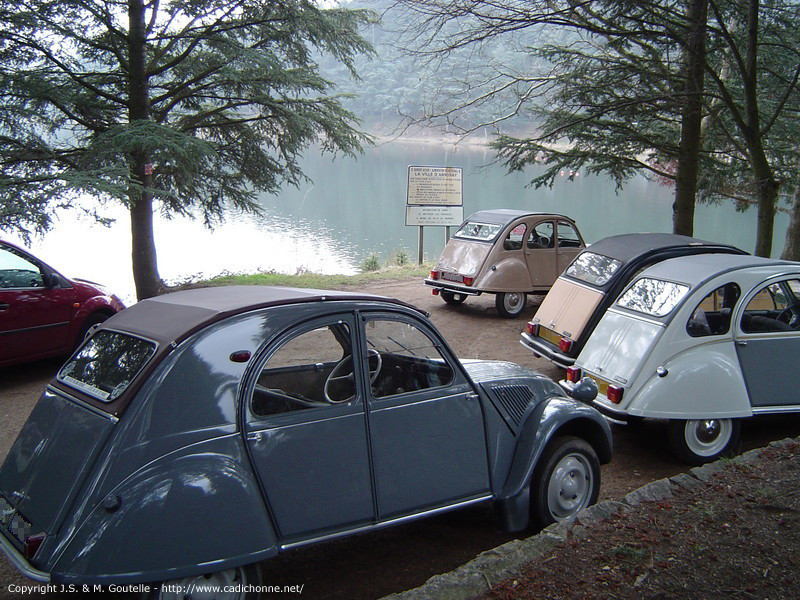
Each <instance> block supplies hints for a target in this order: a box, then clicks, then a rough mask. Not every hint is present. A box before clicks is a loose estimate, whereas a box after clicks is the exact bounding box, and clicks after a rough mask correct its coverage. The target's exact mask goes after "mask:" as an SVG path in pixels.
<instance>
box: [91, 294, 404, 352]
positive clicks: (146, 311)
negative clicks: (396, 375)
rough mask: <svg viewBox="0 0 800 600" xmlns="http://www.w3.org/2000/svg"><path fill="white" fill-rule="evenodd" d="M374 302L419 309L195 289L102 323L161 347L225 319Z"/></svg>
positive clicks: (348, 297) (353, 297) (334, 297)
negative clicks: (300, 306)
mask: <svg viewBox="0 0 800 600" xmlns="http://www.w3.org/2000/svg"><path fill="white" fill-rule="evenodd" d="M323 301H373V302H382V303H389V304H394V305H400V306H405V307H410V308H413V309H414V310H417V311H419V309H417V308H415V307H413V306H411V305H409V304H406V303H404V302H401V301H400V300H394V299H392V298H386V297H383V296H376V295H371V294H361V293H354V292H343V291H330V290H316V289H300V288H288V287H273V286H257V285H241V286H218V287H207V288H196V289H191V290H184V291H180V292H173V293H170V294H165V295H163V296H156V297H154V298H148V299H147V300H142V301H140V302H137V303H136V304H134V305H132V306H130V307H128V308H127V309H125V310H123V311H121V312H120V313H117V314H116V315H115V316H114V317H112V319H110V320H109V321H107V322H106V323H104V326H105V327H108V328H110V329H119V330H121V331H126V332H129V333H133V334H137V335H140V336H142V337H145V338H148V339H151V340H154V341H157V342H159V343H160V344H170V343H172V342H177V341H180V340H182V339H184V338H186V337H187V336H188V335H190V334H191V333H192V332H194V331H197V330H199V329H201V328H202V327H204V326H206V325H208V324H210V323H213V322H215V321H219V320H220V319H223V318H225V317H227V316H231V315H235V314H239V313H243V312H247V311H250V310H255V309H258V308H266V307H270V306H282V305H287V304H297V303H306V302H323Z"/></svg>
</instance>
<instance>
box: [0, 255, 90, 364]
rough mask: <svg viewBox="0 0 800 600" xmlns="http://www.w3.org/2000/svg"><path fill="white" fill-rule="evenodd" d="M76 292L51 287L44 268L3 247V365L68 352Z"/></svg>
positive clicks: (0, 330)
mask: <svg viewBox="0 0 800 600" xmlns="http://www.w3.org/2000/svg"><path fill="white" fill-rule="evenodd" d="M73 299H74V292H73V290H72V288H61V287H48V286H47V282H46V280H45V275H44V273H43V272H42V270H41V268H40V266H39V265H38V264H36V263H35V262H34V261H33V260H31V259H30V258H29V257H28V256H26V255H24V254H23V253H20V252H17V251H15V250H13V249H11V248H10V247H8V246H3V245H0V363H2V362H5V361H11V360H21V359H27V358H35V357H36V356H44V355H47V354H53V353H58V352H65V351H67V350H69V348H67V344H68V340H69V328H70V319H71V316H72V310H73V309H72V303H73V301H74V300H73Z"/></svg>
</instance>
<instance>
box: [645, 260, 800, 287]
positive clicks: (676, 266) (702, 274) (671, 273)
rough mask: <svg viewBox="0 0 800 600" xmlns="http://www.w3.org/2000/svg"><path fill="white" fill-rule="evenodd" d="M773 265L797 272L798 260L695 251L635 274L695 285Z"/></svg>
mask: <svg viewBox="0 0 800 600" xmlns="http://www.w3.org/2000/svg"><path fill="white" fill-rule="evenodd" d="M758 267H772V268H773V269H774V271H775V274H779V273H782V272H797V271H800V263H796V262H791V261H786V260H778V259H774V258H762V257H760V256H750V255H748V254H745V255H741V254H696V255H694V256H680V257H677V258H670V259H668V260H665V261H663V262H659V263H656V264H654V265H652V266H650V267H648V268H647V269H645V270H644V271H642V272H641V273H640V275H639V277H637V279H639V278H641V277H650V278H653V279H664V280H667V281H675V282H678V283H685V284H688V285H689V286H691V287H693V288H694V287H697V286H699V285H701V284H702V283H704V282H705V281H708V280H709V279H711V278H712V277H716V276H717V275H722V274H724V273H731V272H734V271H738V270H741V269H748V268H758Z"/></svg>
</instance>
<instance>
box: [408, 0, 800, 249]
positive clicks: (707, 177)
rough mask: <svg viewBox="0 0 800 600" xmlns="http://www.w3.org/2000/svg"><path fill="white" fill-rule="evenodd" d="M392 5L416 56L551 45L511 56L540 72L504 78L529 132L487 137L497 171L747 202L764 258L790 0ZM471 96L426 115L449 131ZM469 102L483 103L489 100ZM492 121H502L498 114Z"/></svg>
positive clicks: (787, 173) (787, 111)
mask: <svg viewBox="0 0 800 600" xmlns="http://www.w3.org/2000/svg"><path fill="white" fill-rule="evenodd" d="M397 4H398V5H399V6H400V7H401V8H402V9H403V10H406V11H410V12H411V13H413V14H415V15H416V19H415V21H414V22H415V25H414V28H415V30H414V37H415V39H419V40H421V47H422V50H421V51H422V52H424V53H426V54H427V55H429V56H437V57H443V56H450V55H452V54H453V53H455V52H460V51H462V50H463V49H464V48H466V47H470V46H476V47H485V46H486V44H487V43H488V42H489V41H490V40H500V39H505V38H506V37H507V36H513V39H517V40H518V39H520V35H521V32H523V31H527V32H528V34H527V36H526V38H525V39H532V38H536V36H537V33H536V32H541V31H548V33H549V36H550V37H551V38H556V39H555V41H550V42H545V43H542V40H541V39H540V40H539V41H538V42H536V43H530V44H529V45H528V46H526V47H525V48H524V49H523V51H524V52H527V53H529V54H530V55H533V56H534V57H535V58H536V59H544V60H534V61H533V65H534V66H537V67H540V68H541V67H542V66H543V65H544V69H543V70H540V71H538V72H531V73H527V74H525V75H524V76H523V77H519V78H517V79H513V77H512V74H511V73H510V72H509V71H506V72H505V73H506V74H507V75H508V79H507V81H506V82H505V83H504V85H503V86H502V89H503V90H508V89H518V90H528V94H527V95H524V94H520V93H518V95H517V97H518V98H519V103H518V105H517V110H518V114H524V115H527V116H528V117H529V118H530V121H531V123H533V124H534V126H535V127H536V129H535V130H534V131H533V132H526V134H525V135H522V136H521V135H519V134H518V133H517V132H513V131H512V132H500V133H501V134H500V135H499V137H498V138H497V139H496V140H495V142H494V144H493V145H494V147H495V149H496V150H497V152H498V154H499V156H500V159H501V160H502V161H504V162H505V164H506V165H507V166H508V167H509V168H510V169H512V170H516V169H523V168H525V167H526V166H527V165H530V164H533V163H535V162H544V164H545V165H546V166H547V168H546V170H545V171H544V173H543V174H541V175H539V176H537V177H536V178H535V179H534V180H533V183H534V184H535V185H547V184H549V183H551V182H552V180H553V178H554V176H555V174H557V173H560V172H561V171H562V170H571V171H577V170H582V171H588V172H603V173H607V174H610V175H611V176H612V177H614V179H615V180H616V181H617V183H618V185H621V184H622V183H623V182H624V181H626V180H627V179H628V178H629V177H631V176H632V175H633V174H634V173H637V172H644V173H646V174H649V175H650V176H654V177H659V178H662V179H667V180H675V179H678V180H680V179H681V177H682V176H683V182H684V184H686V185H685V187H686V189H687V190H688V191H687V194H689V195H691V196H693V195H694V189H695V188H696V189H697V190H698V192H699V195H700V197H701V198H706V199H718V198H726V197H732V198H735V199H737V202H738V205H739V206H746V205H749V204H756V205H758V207H759V218H758V223H759V225H758V232H757V244H756V252H757V253H758V254H762V255H768V254H769V251H770V247H771V243H772V221H773V218H774V213H775V210H776V206H777V202H778V192H779V190H780V188H781V185H782V184H783V182H785V181H795V179H796V176H794V175H792V171H795V172H796V168H797V164H798V161H797V158H798V152H797V145H796V144H795V143H792V142H791V141H790V140H791V138H795V139H796V128H797V126H796V125H795V122H796V118H795V117H796V115H797V109H798V97H799V94H798V87H797V86H798V68H799V67H800V56H798V50H797V49H798V44H797V41H798V40H797V35H798V32H799V31H800V13H799V11H798V10H797V6H796V3H794V2H793V1H792V0H646V1H644V2H633V1H628V0H625V1H611V0H608V1H607V0H591V1H589V2H571V1H564V2H552V1H546V0H542V1H538V0H534V1H531V2H521V1H517V0H497V1H495V2H491V3H486V2H480V1H478V0H459V1H453V0H418V1H417V0H415V1H413V2H412V1H411V0H408V1H406V0H398V2H397ZM693 11H694V12H693ZM554 32H560V35H557V34H556V33H554ZM515 85H516V86H520V87H517V88H515V87H514V86H515ZM497 89H501V88H499V87H498V88H497ZM476 97H477V96H476V95H470V94H469V90H467V93H466V94H463V95H462V96H461V97H453V96H450V97H449V100H450V103H449V104H444V105H442V108H441V109H440V110H439V111H438V112H437V111H433V112H432V113H431V114H434V115H438V116H439V117H440V118H441V117H442V116H443V115H444V116H446V119H448V120H449V121H451V122H452V121H454V120H455V119H456V117H455V115H457V114H458V112H459V111H460V110H461V109H462V108H464V107H470V106H471V105H472V104H473V102H474V99H475V98H476ZM480 97H481V101H482V102H484V104H486V103H488V101H489V99H490V98H491V92H489V93H487V92H485V91H482V92H481V93H480ZM496 115H497V116H498V117H502V118H503V119H505V118H506V112H505V111H504V110H498V111H497V113H496ZM689 124H690V125H689ZM692 154H694V156H695V157H694V158H692V157H691V155H692ZM692 171H696V172H692ZM678 188H679V189H678V192H679V195H680V193H681V189H682V186H681V185H679V186H678ZM676 201H677V198H676ZM692 204H693V198H692ZM676 223H677V219H676ZM797 258H800V257H797Z"/></svg>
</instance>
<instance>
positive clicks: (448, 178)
mask: <svg viewBox="0 0 800 600" xmlns="http://www.w3.org/2000/svg"><path fill="white" fill-rule="evenodd" d="M463 220H464V200H463V193H462V169H461V167H417V166H410V167H408V189H407V196H406V225H411V226H417V227H419V240H418V242H419V243H418V247H417V262H418V264H422V254H423V243H422V242H423V235H424V234H423V228H424V227H425V226H426V225H427V226H432V227H446V232H445V237H447V238H449V234H450V227H451V226H453V225H460V224H461V222H462V221H463Z"/></svg>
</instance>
